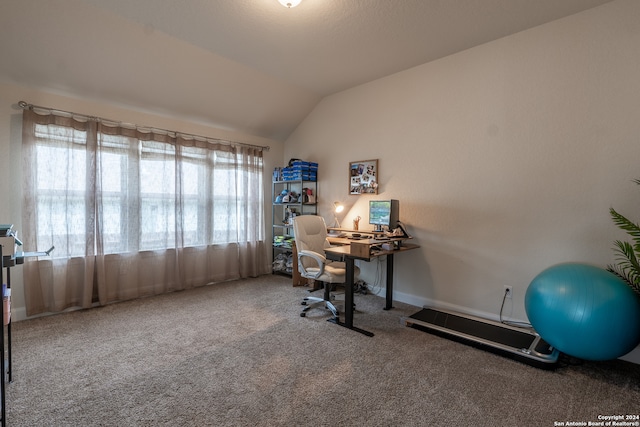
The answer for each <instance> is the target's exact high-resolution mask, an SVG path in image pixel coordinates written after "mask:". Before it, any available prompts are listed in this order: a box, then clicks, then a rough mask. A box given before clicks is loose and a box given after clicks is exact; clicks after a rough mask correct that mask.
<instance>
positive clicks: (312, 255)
mask: <svg viewBox="0 0 640 427" xmlns="http://www.w3.org/2000/svg"><path fill="white" fill-rule="evenodd" d="M303 257H309V258H311V259H313V260H314V261H315V262H316V264H318V272H317V273H316V274H315V275H314V278H318V277H320V276H322V274H323V273H324V264H325V262H326V261H327V258H326V257H325V256H324V255H322V254H319V253H318V252H314V251H310V250H306V249H303V250H301V251H298V268H299V269H300V271H301V272H302V274H303V275H305V276H307V277H309V276H311V273H309V272H308V271H307V269H306V268H305V267H304V264H303V263H302V258H303Z"/></svg>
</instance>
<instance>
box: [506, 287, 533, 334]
mask: <svg viewBox="0 0 640 427" xmlns="http://www.w3.org/2000/svg"><path fill="white" fill-rule="evenodd" d="M509 292H510V291H509V289H505V290H504V295H503V296H502V305H500V323H502V324H503V325H507V326H514V327H516V328H522V329H533V326H532V325H531V323H527V322H513V321H510V320H504V319H503V318H502V312H503V310H504V303H505V302H506V301H507V295H508V294H509Z"/></svg>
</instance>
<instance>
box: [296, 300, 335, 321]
mask: <svg viewBox="0 0 640 427" xmlns="http://www.w3.org/2000/svg"><path fill="white" fill-rule="evenodd" d="M301 304H302V305H304V306H305V307H304V308H303V309H302V312H301V313H300V317H305V316H306V315H307V311H309V310H310V309H312V308H314V307H317V306H319V305H322V304H324V308H326V309H327V310H329V311H331V313H332V314H333V316H334V317H335V318H339V315H340V313H339V312H338V308H337V307H336V306H335V305H333V303H332V302H331V301H327V300H325V299H324V298H318V297H306V298H304V299H303V300H302V303H301Z"/></svg>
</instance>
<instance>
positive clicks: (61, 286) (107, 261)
mask: <svg viewBox="0 0 640 427" xmlns="http://www.w3.org/2000/svg"><path fill="white" fill-rule="evenodd" d="M23 153H24V156H23V159H24V167H23V170H24V174H25V180H24V190H23V191H24V206H23V212H24V215H23V237H24V239H23V240H24V245H25V247H26V248H29V249H30V250H33V249H37V250H46V249H48V248H49V247H51V246H55V250H54V251H53V252H52V253H51V258H48V257H44V258H40V259H38V260H35V259H26V260H25V265H24V284H25V301H26V309H27V315H29V316H31V315H34V314H38V313H42V312H56V311H61V310H64V309H66V308H69V307H83V308H87V307H91V306H92V305H93V304H94V303H99V304H107V303H110V302H114V301H121V300H126V299H131V298H137V297H140V296H147V295H155V294H160V293H164V292H170V291H174V290H180V289H186V288H191V287H195V286H202V285H205V284H207V283H212V282H218V281H224V280H231V279H238V278H243V277H249V276H257V275H260V274H266V273H268V272H269V271H270V270H269V265H268V251H267V249H268V245H267V244H266V243H265V241H264V209H263V206H264V205H263V191H262V188H263V187H262V176H263V161H262V150H261V149H259V148H257V147H255V148H254V147H250V146H245V145H229V144H222V143H221V144H215V143H212V142H210V141H203V140H200V139H197V138H190V137H184V136H180V135H179V134H178V135H174V134H173V133H165V132H158V131H157V132H152V131H149V132H145V131H142V130H140V129H131V128H126V127H122V126H119V125H117V124H110V123H108V122H106V121H98V120H85V119H80V118H74V117H67V116H60V115H56V114H49V113H47V114H40V112H39V111H38V112H36V111H33V110H31V109H28V110H25V111H24V114H23Z"/></svg>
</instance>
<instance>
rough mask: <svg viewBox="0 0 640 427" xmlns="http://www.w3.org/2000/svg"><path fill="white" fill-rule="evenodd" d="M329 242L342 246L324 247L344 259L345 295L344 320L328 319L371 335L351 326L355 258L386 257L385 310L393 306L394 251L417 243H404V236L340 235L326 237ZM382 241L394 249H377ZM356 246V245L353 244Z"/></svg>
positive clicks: (364, 259)
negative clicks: (364, 248)
mask: <svg viewBox="0 0 640 427" xmlns="http://www.w3.org/2000/svg"><path fill="white" fill-rule="evenodd" d="M327 240H329V243H332V244H338V245H342V246H334V247H331V248H326V249H325V252H327V253H329V254H332V255H337V256H342V257H344V260H345V265H346V277H345V279H346V282H345V297H344V322H341V321H340V319H330V321H331V322H333V323H335V324H337V325H340V326H344V327H345V328H349V329H352V330H354V331H356V332H360V333H361V334H364V335H366V336H369V337H372V336H373V332H369V331H365V330H364V329H360V328H358V327H355V326H353V311H354V310H353V287H354V286H353V285H354V281H355V280H354V273H355V268H354V266H355V260H357V259H359V260H363V261H367V262H369V261H371V260H372V259H375V258H378V257H381V256H385V255H386V257H387V277H386V279H387V291H386V301H385V306H384V309H385V310H390V309H392V308H393V258H394V255H395V254H396V253H400V252H405V251H408V250H411V249H416V248H419V247H420V246H419V245H416V244H413V243H406V240H407V239H406V238H394V239H389V240H376V239H362V240H352V239H347V238H342V237H330V236H329V237H327ZM351 243H357V246H358V248H359V249H360V250H358V251H355V250H352V247H351ZM383 243H392V244H393V245H394V249H388V250H385V249H377V248H375V247H376V246H379V245H381V244H383ZM354 246H356V245H354ZM363 246H365V247H366V251H364V252H362V250H361V249H362V247H363Z"/></svg>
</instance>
